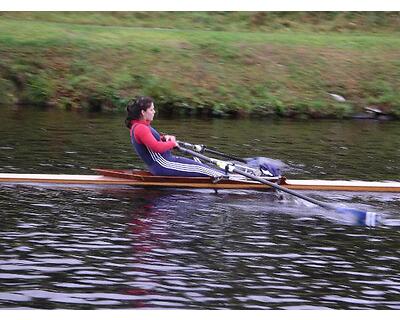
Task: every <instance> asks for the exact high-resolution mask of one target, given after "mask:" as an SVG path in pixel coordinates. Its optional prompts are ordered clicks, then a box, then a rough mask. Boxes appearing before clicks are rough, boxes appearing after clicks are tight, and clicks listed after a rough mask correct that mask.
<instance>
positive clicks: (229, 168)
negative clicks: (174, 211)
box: [177, 146, 380, 227]
mask: <svg viewBox="0 0 400 320" xmlns="http://www.w3.org/2000/svg"><path fill="white" fill-rule="evenodd" d="M177 149H178V150H179V151H181V152H183V153H186V154H189V155H191V156H194V157H197V158H199V159H201V160H203V161H206V162H208V163H212V164H214V165H216V166H218V167H219V168H221V169H223V170H225V172H227V173H237V174H240V175H242V176H245V177H247V178H249V179H252V180H254V181H258V182H260V183H262V184H266V185H269V186H270V187H272V188H274V189H276V190H280V191H283V192H286V193H289V194H291V195H293V196H295V197H298V198H300V199H303V200H305V201H308V202H311V203H313V204H315V205H317V206H320V207H322V208H324V209H326V210H333V211H336V212H337V213H339V214H344V215H346V216H349V217H352V218H353V219H354V220H355V224H357V225H363V226H368V227H374V226H376V225H377V224H378V223H379V220H380V216H379V215H378V214H377V213H375V212H368V211H363V210H360V209H352V208H343V207H337V206H335V205H333V204H329V203H325V202H322V201H319V200H316V199H314V198H311V197H308V196H306V195H303V194H300V193H297V192H295V191H293V190H290V189H286V188H284V187H282V186H280V185H278V184H276V183H273V182H271V181H268V180H266V179H263V178H261V177H259V176H255V175H253V174H251V173H249V172H246V171H243V170H240V169H238V168H236V167H235V165H234V164H233V163H229V162H226V161H221V160H217V159H213V158H209V157H207V156H205V155H203V154H201V153H198V152H195V151H192V150H189V149H187V148H184V147H181V146H178V147H177Z"/></svg>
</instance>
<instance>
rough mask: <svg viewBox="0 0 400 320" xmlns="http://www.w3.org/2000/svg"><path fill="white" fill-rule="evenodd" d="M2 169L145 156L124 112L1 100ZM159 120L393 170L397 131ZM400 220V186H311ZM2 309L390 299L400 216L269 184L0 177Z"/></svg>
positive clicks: (286, 305)
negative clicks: (136, 148) (367, 222)
mask: <svg viewBox="0 0 400 320" xmlns="http://www.w3.org/2000/svg"><path fill="white" fill-rule="evenodd" d="M0 116H1V121H0V172H2V173H6V172H7V173H67V174H92V171H91V168H95V167H101V168H133V167H143V165H142V163H141V162H140V161H139V160H138V158H137V157H136V155H135V154H134V152H133V150H132V147H131V145H130V142H129V133H128V131H127V129H126V128H124V125H123V120H124V115H123V114H101V113H100V114H99V113H76V112H63V111H58V110H40V109H39V110H38V109H33V108H12V107H6V106H1V107H0ZM153 124H154V126H155V127H156V128H157V129H159V131H162V132H166V133H169V134H174V135H176V136H177V137H178V138H179V139H181V140H186V141H189V142H193V143H203V144H206V145H207V146H209V147H214V148H218V149H219V150H220V151H222V152H225V153H230V154H235V155H238V156H241V157H254V156H265V157H269V158H274V159H281V160H282V161H284V162H285V163H286V164H287V167H286V168H285V174H286V175H287V176H288V177H290V178H296V179H303V178H305V179H316V178H322V179H362V180H379V181H383V180H397V181H400V139H399V137H400V126H399V124H398V123H397V122H378V121H330V120H329V121H290V120H265V119H244V120H230V119H192V118H174V119H166V118H163V119H160V118H156V120H155V121H154V123H153ZM305 194H306V195H308V196H311V197H315V198H316V199H319V200H322V201H326V202H329V203H335V204H338V205H344V206H351V207H357V208H361V209H365V210H369V211H374V212H378V213H379V214H380V215H381V216H383V217H384V218H385V219H387V220H389V219H390V220H391V221H392V222H393V221H394V222H396V221H398V220H399V219H400V212H399V208H400V195H399V194H377V193H364V194H363V193H349V192H313V191H310V192H305ZM0 211H1V222H0V308H2V309H29V308H40V309H102V308H106V309H127V308H144V309H164V308H165V309H166V308H173V309H183V308H185V309H400V263H399V258H400V246H399V243H400V227H399V226H398V224H396V223H392V224H391V225H381V226H379V227H374V228H370V227H365V226H357V225H354V224H353V223H352V221H347V220H346V219H345V218H344V217H338V216H334V215H333V214H332V213H331V212H326V211H324V210H322V209H319V208H317V207H315V206H314V205H310V204H308V203H306V202H304V201H302V200H301V201H300V200H296V199H295V198H293V197H291V196H287V195H284V194H276V193H264V192H249V191H247V192H244V191H234V192H233V191H232V192H228V191H224V192H220V193H218V194H215V193H214V192H213V191H208V190H206V191H190V190H166V189H164V190H156V189H154V190H144V189H139V188H130V187H124V188H120V187H86V188H80V187H71V186H69V187H68V186H53V187H49V186H45V185H38V186H32V185H12V184H9V185H4V184H2V185H0Z"/></svg>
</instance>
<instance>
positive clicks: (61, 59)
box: [0, 13, 400, 117]
mask: <svg viewBox="0 0 400 320" xmlns="http://www.w3.org/2000/svg"><path fill="white" fill-rule="evenodd" d="M200 14H201V16H207V14H205V13H200ZM234 14H235V13H234ZM236 14H238V13H236ZM125 15H126V16H124V14H122V16H123V17H122V18H121V17H119V18H118V15H117V16H115V14H112V13H109V14H95V13H86V15H85V14H82V15H76V16H75V17H73V16H71V14H66V13H47V14H40V13H35V14H34V13H23V14H18V13H8V14H2V15H0V30H1V32H0V57H1V59H0V93H1V94H0V102H1V103H15V102H18V103H25V104H38V105H46V104H48V105H55V106H58V107H62V108H90V109H95V110H100V109H111V110H118V109H123V107H124V105H125V103H126V101H127V99H129V98H130V97H132V96H135V95H137V94H145V95H150V96H153V97H154V98H155V99H156V100H157V102H158V106H159V108H161V109H163V110H164V111H165V112H177V113H197V112H198V113H207V114H214V115H223V114H248V113H251V114H257V115H279V116H300V117H344V116H348V115H351V114H352V113H354V112H357V111H359V110H361V109H362V108H363V107H365V106H371V105H375V106H379V107H380V108H381V109H383V110H385V111H387V112H388V113H391V114H393V115H397V116H400V93H399V90H398V89H399V88H400V50H399V49H400V37H399V33H398V32H395V31H396V27H397V26H398V25H397V22H396V21H397V20H396V19H395V18H396V16H394V18H393V17H391V18H390V19H387V20H385V21H386V22H385V23H383V24H382V25H381V26H380V27H379V28H378V27H377V28H376V29H374V30H375V31H376V30H379V31H380V32H379V33H372V32H366V31H365V30H364V31H363V30H360V29H356V31H357V32H337V31H335V32H318V33H316V32H314V33H312V32H310V30H308V29H307V26H309V25H310V24H311V25H312V23H309V22H307V23H306V22H304V23H303V24H301V23H299V22H298V21H295V20H293V21H294V22H292V25H296V24H299V25H300V26H302V27H301V28H300V27H299V29H296V30H294V31H293V30H286V29H287V28H286V29H285V30H281V29H279V30H280V31H275V32H271V31H267V29H268V28H269V27H267V26H266V24H264V25H262V24H261V25H260V27H259V28H255V30H251V28H252V27H251V23H248V24H247V25H245V26H243V25H242V26H241V27H240V24H239V22H237V21H239V20H237V19H236V20H235V19H233V18H230V19H233V20H232V21H236V24H234V23H233V22H232V23H231V24H228V25H227V26H226V27H225V29H227V30H226V31H225V30H224V31H216V30H215V29H222V27H219V28H217V27H214V28H211V27H209V28H208V29H209V30H203V29H206V28H203V29H202V28H200V27H199V26H198V25H195V26H194V27H193V28H190V26H191V25H190V23H188V21H189V20H188V18H187V15H188V14H186V16H185V15H183V16H182V14H176V13H171V14H170V17H169V19H167V18H163V19H161V20H162V21H163V22H162V23H161V22H160V24H159V26H162V27H166V26H165V25H164V24H165V23H166V21H169V25H168V26H167V27H168V28H171V26H174V25H176V26H179V27H181V29H178V28H175V29H157V28H146V27H143V26H137V25H138V24H139V22H138V21H141V23H142V24H145V23H144V22H145V21H147V25H146V26H148V27H155V26H156V25H155V24H156V21H155V20H154V19H153V18H152V19H150V18H148V19H147V20H146V18H143V17H142V19H138V18H137V17H136V18H135V19H133V18H132V16H130V15H129V14H125ZM211 16H212V15H211ZM57 17H58V18H57ZM94 17H97V19H96V18H94ZM182 17H183V18H182ZM128 18H130V19H131V20H132V19H133V20H132V21H136V24H135V23H133V22H132V21H131V20H129V19H128ZM184 18H185V19H186V20H185V19H184ZM251 18H253V19H255V18H254V17H253V16H251ZM278 18H279V19H283V18H282V17H279V16H278V17H277V19H278ZM174 19H175V20H176V22H175V24H174V23H173V21H174ZM391 19H392V20H393V19H394V20H393V21H394V22H392V23H389V22H388V21H392V20H391ZM116 21H118V22H116ZM250 21H251V20H250ZM96 22H97V23H98V24H95V23H96ZM150 22H151V23H150ZM178 22H179V23H178ZM241 23H242V24H244V23H243V22H241ZM99 24H101V25H99ZM331 24H333V22H332V21H331ZM132 25H133V26H132ZM135 25H136V26H135ZM215 25H216V26H218V25H219V24H218V23H215ZM316 25H318V24H316ZM322 26H323V24H321V25H320V26H319V28H320V29H321V30H318V31H325V30H324V28H323V27H322ZM228 27H229V28H228ZM326 28H328V27H327V26H326V25H325V29H326ZM253 29H254V28H253ZM230 30H234V31H230ZM239 30H242V31H239ZM329 31H332V30H329ZM389 31H390V32H389ZM329 93H334V94H339V95H341V96H343V97H345V99H346V101H345V102H337V101H336V100H334V99H333V98H332V97H331V96H330V95H329Z"/></svg>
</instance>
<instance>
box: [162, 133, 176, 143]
mask: <svg viewBox="0 0 400 320" xmlns="http://www.w3.org/2000/svg"><path fill="white" fill-rule="evenodd" d="M164 139H165V141H173V142H176V138H175V136H170V135H167V134H166V135H165V136H164Z"/></svg>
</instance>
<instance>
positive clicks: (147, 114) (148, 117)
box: [142, 103, 156, 121]
mask: <svg viewBox="0 0 400 320" xmlns="http://www.w3.org/2000/svg"><path fill="white" fill-rule="evenodd" d="M155 113H156V109H154V104H153V103H152V104H151V106H150V108H147V109H146V111H144V110H142V117H143V120H145V121H153V118H154V114H155Z"/></svg>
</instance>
